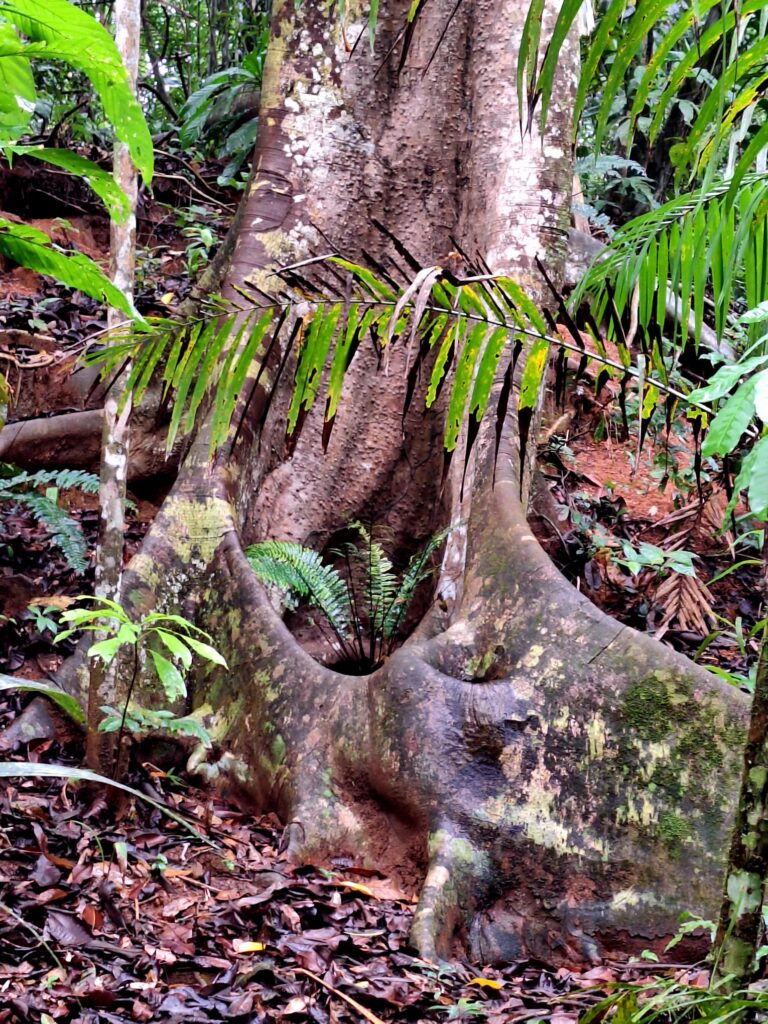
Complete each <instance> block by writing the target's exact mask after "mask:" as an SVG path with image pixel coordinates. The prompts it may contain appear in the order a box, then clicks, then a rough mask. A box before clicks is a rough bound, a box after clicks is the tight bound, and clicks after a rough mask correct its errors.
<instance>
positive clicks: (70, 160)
mask: <svg viewBox="0 0 768 1024" xmlns="http://www.w3.org/2000/svg"><path fill="white" fill-rule="evenodd" d="M2 65H3V60H2V59H0V69H2ZM5 151H6V153H12V154H14V156H31V157H34V158H35V160H42V161H44V162H45V163H47V164H52V165H53V166H55V167H61V168H63V169H64V170H65V171H71V172H72V174H77V175H78V176H79V177H80V178H84V179H85V180H86V181H87V182H88V184H89V185H90V186H91V188H92V189H93V191H94V192H95V193H96V195H97V196H98V197H99V199H101V201H102V202H103V203H104V205H105V206H106V208H107V210H108V211H109V215H110V217H111V218H112V219H113V220H116V221H117V222H118V223H119V224H122V223H123V222H124V221H125V220H127V218H128V215H129V213H130V212H131V207H130V203H129V202H128V197H127V196H126V194H125V193H124V192H123V190H122V189H121V188H120V186H119V185H118V184H117V182H116V181H115V179H114V177H113V175H112V173H111V171H105V170H103V169H102V168H101V167H99V165H98V164H95V163H93V161H91V160H86V159H85V157H83V156H80V154H79V153H73V152H72V151H71V150H68V149H44V148H43V147H42V146H6V147H5Z"/></svg>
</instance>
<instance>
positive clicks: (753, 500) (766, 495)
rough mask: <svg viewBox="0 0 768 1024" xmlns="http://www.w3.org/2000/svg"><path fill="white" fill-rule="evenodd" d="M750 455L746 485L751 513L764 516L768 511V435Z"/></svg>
mask: <svg viewBox="0 0 768 1024" xmlns="http://www.w3.org/2000/svg"><path fill="white" fill-rule="evenodd" d="M750 454H751V456H752V459H751V464H750V468H749V473H748V476H747V478H746V480H745V481H744V485H745V486H746V488H747V495H748V497H749V508H750V510H751V512H752V513H753V514H754V515H756V516H762V515H763V514H764V513H765V511H766V510H767V509H768V435H767V436H766V437H761V438H760V440H759V441H758V442H757V444H756V445H755V446H754V448H753V449H752V451H751V453H750Z"/></svg>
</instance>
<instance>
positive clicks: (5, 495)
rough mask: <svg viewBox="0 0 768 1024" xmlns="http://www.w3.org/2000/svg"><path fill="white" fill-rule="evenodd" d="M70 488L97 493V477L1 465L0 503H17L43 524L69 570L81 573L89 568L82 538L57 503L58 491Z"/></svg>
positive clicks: (74, 472)
mask: <svg viewBox="0 0 768 1024" xmlns="http://www.w3.org/2000/svg"><path fill="white" fill-rule="evenodd" d="M70 488H71V489H74V490H78V491H80V492H81V493H82V494H97V493H98V490H99V478H98V476H96V475H95V474H94V473H86V472H84V471H83V470H79V469H59V470H40V471H39V472H37V473H27V472H24V471H22V472H19V471H18V470H17V469H16V468H15V467H13V466H9V465H8V464H7V463H6V464H2V465H0V505H7V504H10V505H20V506H21V507H22V508H23V509H24V510H25V511H26V512H28V513H29V514H30V515H31V516H32V518H33V519H36V520H37V522H39V523H42V525H43V526H44V527H45V528H46V529H47V530H48V532H49V533H50V535H51V543H53V544H54V545H55V546H56V547H57V548H59V549H60V550H61V553H62V554H63V555H64V558H65V559H66V562H67V565H68V566H69V567H70V569H73V570H74V571H75V572H77V573H83V572H85V570H86V569H87V568H88V552H87V549H86V544H85V538H84V537H83V533H82V530H81V529H80V526H79V524H78V523H77V522H76V521H75V520H74V519H73V518H72V516H70V515H69V514H68V513H67V512H66V510H65V509H63V508H61V506H60V505H59V503H58V497H59V491H62V490H67V489H70Z"/></svg>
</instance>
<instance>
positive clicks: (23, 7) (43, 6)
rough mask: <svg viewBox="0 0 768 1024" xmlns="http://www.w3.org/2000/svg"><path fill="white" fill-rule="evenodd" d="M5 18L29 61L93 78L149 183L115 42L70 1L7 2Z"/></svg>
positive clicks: (2, 6)
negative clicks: (63, 65) (49, 62)
mask: <svg viewBox="0 0 768 1024" xmlns="http://www.w3.org/2000/svg"><path fill="white" fill-rule="evenodd" d="M0 16H3V17H5V18H6V19H7V20H8V21H9V22H11V23H12V24H13V25H14V26H15V27H16V28H17V29H19V31H20V32H21V33H22V34H23V35H24V36H25V37H26V38H27V39H29V40H30V41H31V42H30V44H28V45H27V47H26V48H25V49H24V53H25V54H26V55H27V56H40V57H43V58H45V59H53V60H64V61H66V62H67V63H68V64H71V65H72V67H74V68H77V69H78V70H79V71H82V72H83V73H84V74H85V75H87V76H88V78H90V80H91V82H92V83H93V86H94V88H95V89H96V92H97V93H98V95H99V99H100V100H101V103H102V106H103V107H104V112H105V113H106V115H107V117H108V118H109V120H110V123H111V124H112V126H113V128H114V131H115V134H116V135H117V137H118V138H119V139H120V141H121V142H124V143H125V144H126V146H128V149H129V150H130V153H131V157H132V159H133V162H134V163H135V164H136V167H137V168H138V169H139V171H140V172H141V175H142V177H143V178H144V180H145V181H146V182H149V181H150V180H151V179H152V163H153V157H152V137H151V135H150V133H149V128H148V127H147V123H146V121H145V120H144V115H143V114H142V112H141V107H140V106H139V103H138V100H137V99H136V97H135V96H134V95H133V92H132V91H131V87H130V84H129V81H128V74H127V72H126V70H125V67H124V66H123V62H122V60H121V58H120V54H119V52H118V49H117V47H116V46H115V42H114V40H113V39H112V37H111V36H110V34H109V32H107V30H106V29H105V28H104V27H103V25H101V24H99V22H98V21H96V19H95V18H93V17H92V16H91V15H90V14H87V13H86V12H85V11H82V10H80V8H78V7H76V6H75V5H74V4H72V3H68V2H67V0H45V2H44V3H41V2H40V0H4V2H2V3H0ZM6 53H7V48H6ZM0 63H2V61H0ZM118 308H120V307H118Z"/></svg>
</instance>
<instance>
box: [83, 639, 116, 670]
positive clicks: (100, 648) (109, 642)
mask: <svg viewBox="0 0 768 1024" xmlns="http://www.w3.org/2000/svg"><path fill="white" fill-rule="evenodd" d="M122 645H123V641H122V640H121V639H120V636H119V634H118V636H110V637H107V639H106V640H99V641H98V643H95V644H91V646H90V647H89V648H88V654H89V656H90V657H91V658H101V660H102V661H103V662H104V664H105V665H108V664H109V663H110V662H111V661H112V659H113V658H114V656H115V655H116V654H117V652H118V651H119V650H120V648H121V647H122Z"/></svg>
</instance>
